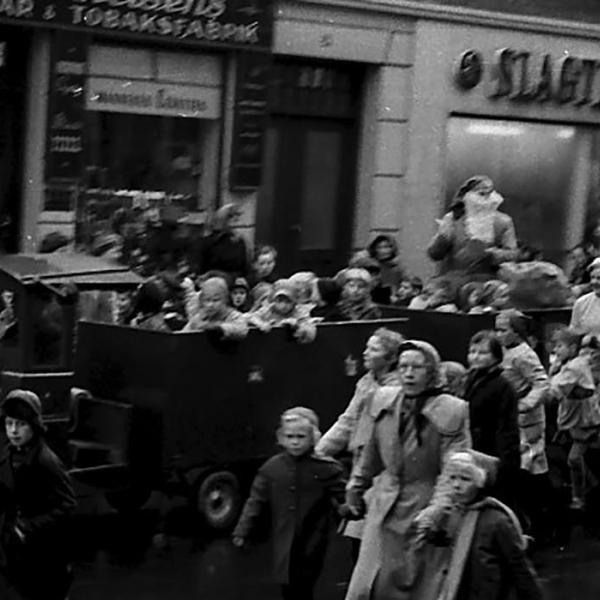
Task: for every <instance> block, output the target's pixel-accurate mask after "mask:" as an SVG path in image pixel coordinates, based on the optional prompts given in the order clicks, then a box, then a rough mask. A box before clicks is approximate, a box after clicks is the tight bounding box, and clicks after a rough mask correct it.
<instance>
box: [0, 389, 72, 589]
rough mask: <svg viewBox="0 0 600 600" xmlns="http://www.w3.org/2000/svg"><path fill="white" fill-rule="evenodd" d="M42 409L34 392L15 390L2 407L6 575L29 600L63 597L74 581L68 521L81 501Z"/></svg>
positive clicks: (0, 518) (0, 543) (1, 558)
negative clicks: (47, 435) (50, 440)
mask: <svg viewBox="0 0 600 600" xmlns="http://www.w3.org/2000/svg"><path fill="white" fill-rule="evenodd" d="M41 408H42V406H41V403H40V399H39V398H38V397H37V395H36V394H34V393H33V392H30V391H28V390H13V391H11V392H10V393H9V394H8V395H7V396H6V400H5V401H4V403H3V405H2V420H3V422H4V427H5V431H6V437H7V438H8V443H7V444H6V446H5V447H4V448H3V449H2V454H1V455H0V527H1V529H0V577H2V578H3V579H4V580H5V581H7V582H8V585H9V586H12V587H13V588H14V589H15V590H16V592H17V593H18V595H19V596H20V597H22V598H25V599H27V600H63V599H64V598H65V597H66V595H67V592H68V589H69V586H70V580H71V577H70V571H69V566H68V557H67V555H66V549H65V524H66V522H67V519H68V518H69V516H70V515H71V513H72V512H73V510H74V509H75V506H76V504H77V503H76V500H75V494H74V492H73V488H72V487H71V483H70V481H69V477H68V475H67V473H66V472H65V468H64V467H63V465H62V464H61V462H60V460H59V459H58V457H57V456H56V455H55V454H54V452H52V450H50V448H49V447H48V446H47V445H46V442H45V441H44V426H43V424H42V419H41V413H42V410H41ZM0 585H1V584H0Z"/></svg>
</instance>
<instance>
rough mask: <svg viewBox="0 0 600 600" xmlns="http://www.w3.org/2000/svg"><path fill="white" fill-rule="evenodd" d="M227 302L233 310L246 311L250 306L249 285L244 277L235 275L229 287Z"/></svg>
mask: <svg viewBox="0 0 600 600" xmlns="http://www.w3.org/2000/svg"><path fill="white" fill-rule="evenodd" d="M229 302H230V303H231V306H232V307H233V308H235V310H237V311H239V312H241V313H247V312H249V311H250V309H251V308H252V299H251V298H250V286H249V285H248V281H246V278H245V277H236V278H235V279H234V280H233V282H232V284H231V286H230V287H229Z"/></svg>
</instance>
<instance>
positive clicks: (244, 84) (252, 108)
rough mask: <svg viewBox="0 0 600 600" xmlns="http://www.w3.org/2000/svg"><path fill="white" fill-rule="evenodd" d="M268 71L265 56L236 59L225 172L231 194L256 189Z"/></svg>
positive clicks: (269, 65)
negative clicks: (228, 156) (230, 146)
mask: <svg viewBox="0 0 600 600" xmlns="http://www.w3.org/2000/svg"><path fill="white" fill-rule="evenodd" d="M270 67H271V61H270V56H269V55H266V54H264V55H263V54H252V55H250V54H246V55H240V56H238V57H237V70H236V87H235V108H234V113H233V139H232V148H231V165H230V171H229V187H230V188H231V189H232V190H234V191H235V190H255V189H257V188H258V187H259V186H260V181H261V173H262V154H263V145H264V137H265V130H266V121H267V94H268V85H269V74H270V72H271V68H270Z"/></svg>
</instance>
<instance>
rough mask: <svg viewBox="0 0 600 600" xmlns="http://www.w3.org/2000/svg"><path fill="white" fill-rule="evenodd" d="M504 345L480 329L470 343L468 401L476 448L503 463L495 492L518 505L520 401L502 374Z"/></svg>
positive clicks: (489, 332)
mask: <svg viewBox="0 0 600 600" xmlns="http://www.w3.org/2000/svg"><path fill="white" fill-rule="evenodd" d="M502 356H503V351H502V345H501V344H500V341H499V340H498V338H497V337H496V334H495V333H494V332H493V331H479V332H478V333H476V334H475V335H474V336H473V337H472V338H471V340H470V343H469V354H468V361H469V367H470V370H469V373H468V375H467V380H466V384H465V400H466V401H467V402H468V404H469V417H470V427H471V437H472V439H473V449H474V450H478V451H479V452H483V453H485V454H489V455H491V456H495V457H497V458H498V459H499V460H500V462H499V466H498V474H497V480H496V487H495V489H494V495H495V496H497V497H499V498H500V499H501V500H503V501H505V502H507V503H508V504H510V505H514V498H513V496H514V493H513V490H512V486H513V485H514V483H513V482H514V481H515V480H516V478H517V477H518V473H519V466H520V460H521V455H520V450H519V424H518V401H517V396H516V394H515V391H514V390H513V388H512V385H511V384H510V383H509V382H508V381H507V380H506V379H505V378H504V376H503V374H502V367H501V363H502Z"/></svg>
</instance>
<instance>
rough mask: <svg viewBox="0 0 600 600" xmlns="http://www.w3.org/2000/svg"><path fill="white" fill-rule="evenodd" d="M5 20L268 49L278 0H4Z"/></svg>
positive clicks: (1, 17)
mask: <svg viewBox="0 0 600 600" xmlns="http://www.w3.org/2000/svg"><path fill="white" fill-rule="evenodd" d="M0 21H9V22H10V21H13V22H14V21H20V22H23V21H26V22H29V23H32V24H37V25H42V24H43V25H46V26H51V27H56V28H61V27H68V28H71V29H73V28H75V29H78V30H85V31H88V32H90V30H94V31H96V32H101V31H111V32H116V31H118V32H121V33H123V34H125V35H128V36H131V35H134V36H136V37H139V36H142V37H162V38H166V39H172V40H173V41H178V42H189V43H191V44H200V45H209V46H216V45H224V46H233V47H246V48H256V49H260V48H262V49H267V48H270V46H271V40H272V29H273V23H272V21H273V17H272V0H64V1H62V0H61V1H58V0H0Z"/></svg>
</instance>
